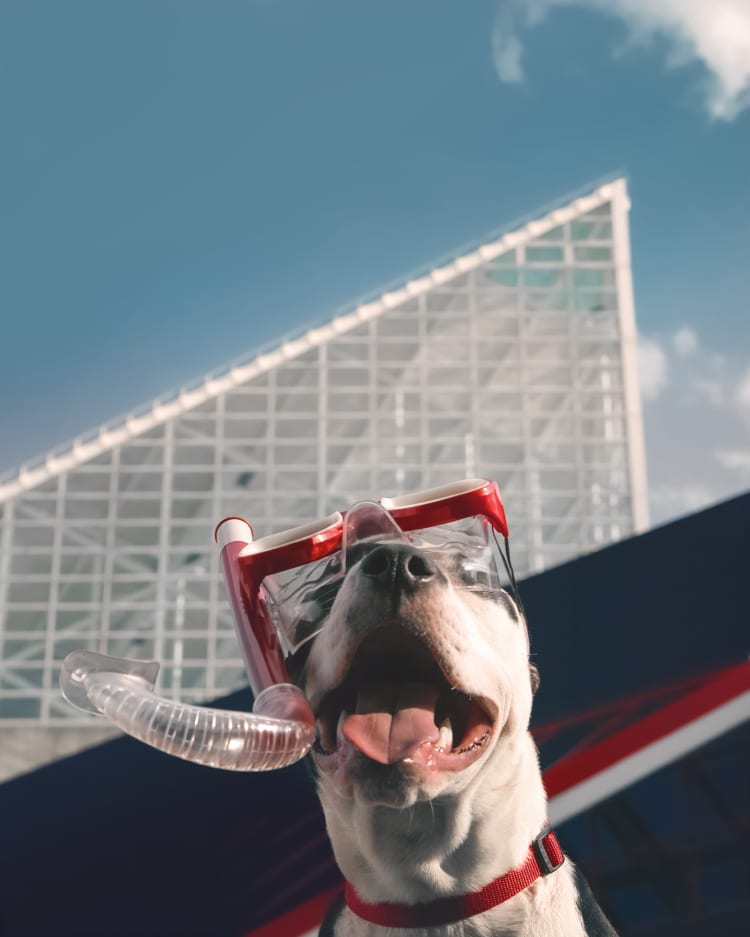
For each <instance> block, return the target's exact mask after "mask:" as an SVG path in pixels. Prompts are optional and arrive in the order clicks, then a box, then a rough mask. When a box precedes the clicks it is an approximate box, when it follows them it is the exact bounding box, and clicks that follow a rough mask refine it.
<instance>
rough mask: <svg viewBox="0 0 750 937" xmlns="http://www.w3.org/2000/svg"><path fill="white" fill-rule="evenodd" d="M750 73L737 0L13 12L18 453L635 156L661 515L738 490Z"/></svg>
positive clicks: (4, 386)
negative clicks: (710, 1)
mask: <svg viewBox="0 0 750 937" xmlns="http://www.w3.org/2000/svg"><path fill="white" fill-rule="evenodd" d="M708 9H710V10H711V11H712V12H711V19H710V20H706V16H707V14H706V10H708ZM748 63H750V8H748V5H747V3H746V2H744V0H714V2H713V3H711V4H708V3H706V2H704V0H681V2H679V3H678V2H676V0H649V2H648V3H646V2H645V0H627V2H626V0H535V2H534V3H523V4H521V3H520V2H516V0H472V2H461V3H459V2H446V0H409V2H408V3H405V2H403V0H379V2H378V3H364V2H353V0H315V2H313V0H244V2H239V0H234V2H216V0H214V2H208V0H205V2H201V3H196V2H190V0H170V2H167V0H128V2H125V0H122V2H112V0H110V2H97V0H89V2H77V0H67V2H66V3H64V4H62V3H58V2H45V0H35V2H34V3H28V2H23V0H17V2H7V0H6V2H4V3H3V4H2V6H0V113H1V114H2V127H3V146H2V148H0V205H1V206H2V210H1V211H0V265H2V268H3V272H2V275H1V276H0V317H1V324H2V332H1V333H0V335H2V339H0V399H2V401H3V403H2V408H0V440H1V442H0V471H2V470H3V469H10V468H13V467H15V466H17V465H18V464H20V463H21V462H22V461H24V460H25V459H27V458H30V457H32V456H35V455H37V454H39V453H40V452H44V451H45V450H47V449H49V448H52V447H53V446H54V445H56V444H58V443H61V442H64V441H65V440H67V439H69V438H71V437H73V436H75V435H76V434H78V433H81V432H84V431H86V430H88V429H89V428H91V427H93V426H95V425H97V424H98V423H100V422H103V421H105V420H107V419H109V418H111V417H113V416H115V415H117V414H120V413H122V412H125V411H127V410H128V409H131V408H133V407H135V406H138V405H139V404H142V403H144V402H146V401H148V400H149V399H150V398H152V397H155V396H157V395H158V394H160V393H162V392H164V391H165V390H167V389H170V388H172V387H174V386H177V385H179V384H182V383H185V382H187V381H190V380H191V379H193V378H195V377H197V376H199V375H200V374H202V373H203V372H206V371H208V370H210V369H212V368H213V367H215V366H217V365H219V364H222V363H223V362H225V361H228V360H231V359H233V358H235V357H237V356H239V355H241V354H243V353H245V352H246V351H249V350H250V349H252V348H253V347H254V346H256V345H259V344H261V343H264V342H267V341H269V340H272V339H274V338H277V337H279V336H280V335H281V334H282V333H284V332H287V331H289V330H292V329H295V328H297V327H299V326H301V325H304V324H306V323H309V322H312V321H315V320H318V319H320V318H323V317H326V316H328V315H329V314H330V313H331V312H332V311H333V310H334V309H336V308H337V307H339V306H341V305H343V304H346V303H347V302H349V301H351V300H353V299H355V298H356V297H358V296H359V295H361V294H363V293H366V292H369V291H371V290H375V289H377V288H378V287H379V286H382V285H383V284H385V283H387V282H389V281H391V280H393V279H395V278H398V277H400V276H401V275H403V274H406V273H408V272H409V271H410V270H412V269H413V268H415V267H419V266H421V265H423V264H425V263H427V262H429V261H431V260H433V259H435V258H437V257H440V256H442V255H443V254H445V253H448V252H450V251H452V250H453V249H455V248H457V247H460V246H461V245H462V244H464V243H465V242H468V241H472V240H474V239H476V238H480V237H481V236H482V235H483V234H484V233H485V232H487V231H489V230H491V229H493V228H496V227H497V226H499V225H502V224H504V223H506V222H509V221H512V220H513V219H514V218H515V217H517V216H520V215H523V214H525V213H527V212H528V211H530V210H532V209H534V208H535V207H537V206H543V205H545V204H546V203H547V202H549V201H550V200H553V199H556V198H558V197H559V196H561V195H563V194H565V193H566V192H568V191H570V190H573V189H577V188H579V187H580V186H582V185H584V184H585V183H587V182H588V181H590V180H595V179H597V178H598V177H600V176H602V175H604V174H608V173H611V172H612V171H613V170H618V169H623V170H624V171H626V172H627V174H628V177H629V185H630V192H631V198H632V201H633V210H632V213H631V235H632V242H633V274H634V282H635V291H636V305H637V316H638V323H639V329H640V331H641V333H642V335H643V351H644V354H643V362H644V396H645V400H644V413H645V421H646V434H647V451H648V460H649V477H650V481H651V488H652V514H653V518H654V520H655V521H660V520H663V519H666V518H668V517H672V516H676V515H678V514H681V513H684V512H686V511H689V510H692V509H695V508H696V507H700V506H702V505H704V504H708V503H711V502H712V501H715V500H718V499H721V498H723V497H726V496H728V495H729V494H731V493H733V492H737V491H740V490H743V489H746V488H747V487H749V486H750V274H749V272H748V271H749V268H750V264H749V263H748V261H750V250H749V248H750V222H749V220H748V219H749V218H750V212H749V211H748V209H749V208H750V169H749V168H748V167H750V159H748V157H749V156H750V109H748V106H747V105H748V99H749V93H750V92H749V89H750V64H748Z"/></svg>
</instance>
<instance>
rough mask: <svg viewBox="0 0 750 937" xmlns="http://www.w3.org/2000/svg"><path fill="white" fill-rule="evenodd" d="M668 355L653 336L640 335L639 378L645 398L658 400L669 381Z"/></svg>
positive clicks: (642, 394)
mask: <svg viewBox="0 0 750 937" xmlns="http://www.w3.org/2000/svg"><path fill="white" fill-rule="evenodd" d="M668 370H669V369H668V365H667V356H666V354H665V353H664V349H663V348H662V347H661V345H660V344H659V343H658V342H657V341H655V340H654V339H653V338H646V336H645V335H640V336H639V337H638V379H639V381H640V385H641V396H642V397H643V399H644V400H656V398H657V397H658V396H659V395H660V394H661V392H662V391H663V390H664V388H665V387H666V386H667V383H668V380H669V378H668Z"/></svg>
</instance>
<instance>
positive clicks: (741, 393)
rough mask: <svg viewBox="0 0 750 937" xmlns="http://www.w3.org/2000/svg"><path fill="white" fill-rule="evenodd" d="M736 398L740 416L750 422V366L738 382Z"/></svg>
mask: <svg viewBox="0 0 750 937" xmlns="http://www.w3.org/2000/svg"><path fill="white" fill-rule="evenodd" d="M734 399H735V403H736V404H737V410H738V412H739V414H740V416H741V417H742V419H743V420H745V421H746V422H748V423H750V368H748V369H747V370H746V371H745V373H744V374H743V375H742V377H741V378H740V379H739V381H738V382H737V388H736V390H735V394H734Z"/></svg>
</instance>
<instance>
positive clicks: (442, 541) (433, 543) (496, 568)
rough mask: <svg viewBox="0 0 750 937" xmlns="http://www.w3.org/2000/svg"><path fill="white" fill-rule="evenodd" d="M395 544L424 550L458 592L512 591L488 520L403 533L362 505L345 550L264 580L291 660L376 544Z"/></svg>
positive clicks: (380, 511) (352, 515) (377, 508)
mask: <svg viewBox="0 0 750 937" xmlns="http://www.w3.org/2000/svg"><path fill="white" fill-rule="evenodd" d="M394 541H397V542H402V543H410V544H412V545H413V546H415V547H419V548H420V549H422V550H424V551H425V553H427V554H428V555H430V556H431V557H433V558H434V559H435V561H436V562H437V563H438V564H439V565H440V566H441V568H442V569H443V570H444V571H445V572H446V573H447V574H448V575H449V577H450V579H451V581H452V582H453V585H454V587H457V588H464V589H467V590H470V591H473V592H478V593H481V594H491V593H496V592H499V591H501V590H503V589H506V588H507V587H508V580H507V576H506V574H505V567H504V562H503V559H502V556H501V553H500V548H499V546H498V544H497V540H496V537H495V532H494V530H493V528H492V525H491V524H490V523H489V522H488V521H487V520H486V519H485V518H484V517H467V518H464V519H462V520H459V521H453V522H451V523H449V524H442V525H440V526H437V527H426V528H423V529H421V530H415V531H410V532H409V533H404V532H403V531H402V530H401V529H400V528H399V526H398V525H397V524H396V522H395V520H394V519H393V518H392V517H391V515H390V514H389V513H388V511H386V510H385V508H383V507H382V506H381V505H379V504H377V503H376V502H371V501H365V502H360V503H359V504H357V505H355V506H354V507H353V508H352V510H351V511H350V512H348V514H347V515H346V516H345V519H344V534H343V541H342V549H341V550H337V551H336V552H335V553H333V554H331V555H330V556H328V557H325V558H323V559H320V560H316V561H315V562H313V563H306V564H304V565H303V566H297V567H295V568H294V569H289V570H284V571H283V572H280V573H274V574H273V575H269V576H266V578H265V579H264V580H263V583H262V586H261V592H262V594H263V598H264V601H265V603H266V607H267V609H268V613H269V615H270V617H271V620H272V622H273V624H274V626H275V627H276V630H277V632H278V634H279V637H280V640H281V642H282V645H283V648H284V652H285V653H286V654H287V655H291V654H294V653H296V652H297V651H298V650H299V649H300V648H301V647H302V646H303V645H304V644H306V643H307V642H308V641H310V640H311V639H312V638H314V637H315V636H316V635H317V634H319V633H320V631H321V630H322V628H323V627H324V625H325V622H326V619H327V618H328V615H329V614H330V612H331V609H332V607H333V603H334V601H335V600H336V596H337V595H338V592H339V589H340V588H341V584H342V583H343V581H344V577H345V576H346V573H347V571H348V570H351V569H352V568H353V567H354V566H355V565H356V564H357V563H358V562H359V561H360V560H361V559H362V557H363V556H364V555H365V554H366V553H367V552H368V550H369V549H370V548H371V547H372V546H373V545H375V544H380V543H385V542H394Z"/></svg>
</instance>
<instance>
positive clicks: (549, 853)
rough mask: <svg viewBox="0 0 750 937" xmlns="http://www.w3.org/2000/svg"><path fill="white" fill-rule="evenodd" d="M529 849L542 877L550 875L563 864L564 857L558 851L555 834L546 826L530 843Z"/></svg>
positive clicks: (559, 850)
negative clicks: (531, 850) (532, 851)
mask: <svg viewBox="0 0 750 937" xmlns="http://www.w3.org/2000/svg"><path fill="white" fill-rule="evenodd" d="M545 840H546V842H545ZM531 848H532V849H533V850H534V856H535V858H536V861H537V864H538V865H539V871H540V872H541V873H542V875H550V874H551V873H552V872H555V871H557V869H559V868H560V866H561V865H562V864H563V862H565V855H564V853H563V851H562V849H560V846H559V844H558V842H557V839H556V838H555V834H554V833H553V832H552V830H551V829H550V828H549V827H548V826H545V828H544V829H543V830H542V832H541V833H540V834H539V835H538V836H537V837H536V838H535V839H534V840H533V841H532V843H531Z"/></svg>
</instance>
